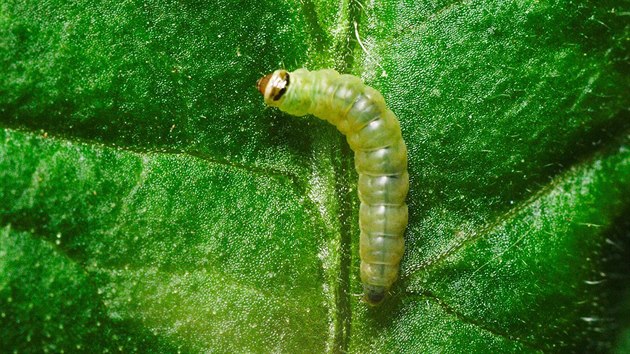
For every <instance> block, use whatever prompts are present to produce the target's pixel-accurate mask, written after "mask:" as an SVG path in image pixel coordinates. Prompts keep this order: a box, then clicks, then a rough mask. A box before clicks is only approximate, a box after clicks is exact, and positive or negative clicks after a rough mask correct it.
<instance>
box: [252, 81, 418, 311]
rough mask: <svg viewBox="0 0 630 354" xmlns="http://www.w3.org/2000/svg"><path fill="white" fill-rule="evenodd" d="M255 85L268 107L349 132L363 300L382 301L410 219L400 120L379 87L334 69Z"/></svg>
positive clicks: (392, 278) (393, 277)
mask: <svg viewBox="0 0 630 354" xmlns="http://www.w3.org/2000/svg"><path fill="white" fill-rule="evenodd" d="M256 86H257V88H258V91H260V93H261V94H262V95H263V96H264V100H265V103H266V104H267V105H269V106H273V107H278V108H279V109H280V110H281V111H284V112H286V113H288V114H290V115H294V116H303V115H306V114H311V115H314V116H315V117H317V118H320V119H323V120H326V121H328V122H330V123H331V124H333V125H334V126H335V127H337V129H338V130H339V131H340V132H341V133H342V134H344V135H345V136H346V139H347V141H348V144H349V145H350V148H351V149H352V150H353V151H354V154H355V159H354V163H355V168H356V170H357V172H358V174H359V181H358V192H359V200H360V201H361V206H360V210H359V228H360V230H361V236H360V241H359V253H360V257H361V269H360V274H361V282H362V283H363V300H364V301H365V302H367V303H368V304H370V305H378V304H380V303H381V302H382V301H383V300H384V299H385V295H386V293H387V291H388V290H389V289H390V288H391V286H392V284H393V283H394V282H395V281H396V279H397V278H398V268H399V264H400V260H401V258H402V256H403V252H404V239H403V233H404V232H405V229H406V227H407V218H408V212H407V204H406V203H405V199H406V197H407V192H408V191H409V173H408V172H407V147H406V145H405V142H404V140H403V138H402V133H401V131H400V123H399V122H398V119H397V118H396V116H395V115H394V113H393V112H392V111H391V110H390V109H389V108H387V106H386V105H385V100H384V99H383V96H382V95H381V94H380V93H379V92H378V91H377V90H375V89H373V88H371V87H369V86H366V85H365V84H364V83H363V82H362V81H361V79H359V78H358V77H356V76H352V75H341V74H339V73H338V72H336V71H335V70H331V69H324V70H318V71H308V70H306V69H298V70H296V71H293V72H288V71H286V70H276V71H274V72H273V73H271V74H269V75H266V76H264V77H262V78H261V79H260V80H258V82H257V84H256Z"/></svg>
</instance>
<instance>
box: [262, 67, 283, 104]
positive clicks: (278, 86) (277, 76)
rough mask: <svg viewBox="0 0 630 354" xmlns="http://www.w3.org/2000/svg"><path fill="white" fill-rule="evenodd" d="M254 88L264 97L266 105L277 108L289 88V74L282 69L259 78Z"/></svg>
mask: <svg viewBox="0 0 630 354" xmlns="http://www.w3.org/2000/svg"><path fill="white" fill-rule="evenodd" d="M256 87H257V88H258V91H260V93H262V95H263V96H264V97H265V103H266V104H267V105H269V106H274V107H278V106H280V103H282V98H283V96H284V94H285V93H286V92H287V88H288V87H289V72H288V71H286V70H282V69H280V70H276V71H274V72H273V73H271V74H269V75H265V76H263V77H262V78H260V80H258V82H257V83H256Z"/></svg>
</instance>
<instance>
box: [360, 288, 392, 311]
mask: <svg viewBox="0 0 630 354" xmlns="http://www.w3.org/2000/svg"><path fill="white" fill-rule="evenodd" d="M385 292H387V289H386V288H385V287H384V286H380V285H368V284H363V301H364V302H366V303H367V304H368V305H370V306H378V305H380V304H381V303H382V302H383V300H385Z"/></svg>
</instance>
